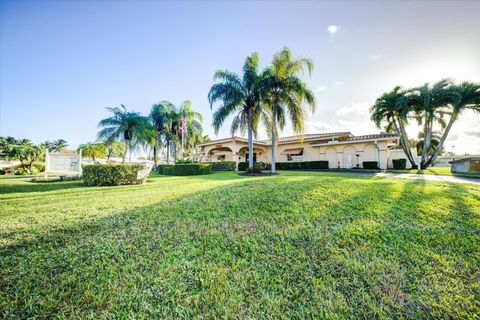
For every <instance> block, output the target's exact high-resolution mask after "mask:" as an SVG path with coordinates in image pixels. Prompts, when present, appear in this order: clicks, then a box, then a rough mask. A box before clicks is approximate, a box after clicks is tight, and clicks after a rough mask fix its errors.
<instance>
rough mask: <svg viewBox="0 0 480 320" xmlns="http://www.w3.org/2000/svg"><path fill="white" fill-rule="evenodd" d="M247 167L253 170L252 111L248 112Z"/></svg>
mask: <svg viewBox="0 0 480 320" xmlns="http://www.w3.org/2000/svg"><path fill="white" fill-rule="evenodd" d="M247 118H248V119H247V121H248V167H249V168H250V170H252V169H253V129H252V111H251V110H250V109H249V110H248V116H247Z"/></svg>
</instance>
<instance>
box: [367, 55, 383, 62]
mask: <svg viewBox="0 0 480 320" xmlns="http://www.w3.org/2000/svg"><path fill="white" fill-rule="evenodd" d="M381 57H382V55H381V54H372V55H370V57H369V58H368V59H369V60H370V61H375V60H378V59H380V58H381Z"/></svg>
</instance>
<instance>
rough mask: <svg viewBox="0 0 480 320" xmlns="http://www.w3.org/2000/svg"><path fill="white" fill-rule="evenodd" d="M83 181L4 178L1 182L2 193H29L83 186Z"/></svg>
mask: <svg viewBox="0 0 480 320" xmlns="http://www.w3.org/2000/svg"><path fill="white" fill-rule="evenodd" d="M83 187H85V185H84V184H83V181H81V180H77V181H64V182H48V183H37V182H30V181H12V183H8V182H7V181H5V180H3V181H2V183H1V184H0V194H8V193H27V192H48V191H56V190H62V189H73V188H83Z"/></svg>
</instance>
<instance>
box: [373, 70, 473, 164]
mask: <svg viewBox="0 0 480 320" xmlns="http://www.w3.org/2000/svg"><path fill="white" fill-rule="evenodd" d="M467 110H472V111H474V112H475V113H480V83H474V82H469V81H465V82H462V83H455V82H454V81H452V80H451V79H443V80H440V81H438V82H436V83H434V84H429V83H426V84H424V85H422V86H419V87H415V88H410V89H404V88H402V87H399V86H397V87H395V88H394V89H393V90H392V91H390V92H386V93H384V94H382V95H381V96H380V97H379V98H378V99H377V100H376V101H375V104H374V105H373V106H372V107H371V119H372V121H373V122H374V123H375V124H376V125H377V127H379V128H380V127H382V126H385V128H386V130H387V131H388V132H395V133H396V134H397V135H398V136H399V141H400V146H401V147H402V149H403V151H404V152H405V155H406V156H407V158H408V160H409V161H410V163H411V164H412V167H413V168H417V163H416V162H415V159H414V157H413V155H412V152H411V150H410V148H411V146H412V139H409V137H408V134H407V130H406V129H407V126H408V125H409V123H410V122H412V121H415V122H416V123H417V124H418V125H420V126H421V127H422V128H423V129H422V131H421V132H420V134H419V138H421V140H420V141H417V142H416V143H415V146H416V147H417V150H418V151H421V156H420V168H421V169H426V168H428V167H429V166H431V165H432V163H433V162H434V161H435V159H436V158H437V157H438V155H439V154H440V153H441V151H442V150H443V147H444V143H445V140H446V139H447V137H448V134H449V133H450V130H451V129H452V126H453V124H454V123H455V122H456V121H457V120H458V117H459V116H460V115H461V114H462V113H463V112H465V111H467ZM435 127H437V128H438V129H440V130H434V128H435Z"/></svg>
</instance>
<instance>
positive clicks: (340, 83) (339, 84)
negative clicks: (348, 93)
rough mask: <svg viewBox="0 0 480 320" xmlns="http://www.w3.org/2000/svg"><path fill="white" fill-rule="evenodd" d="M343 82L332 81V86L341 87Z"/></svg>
mask: <svg viewBox="0 0 480 320" xmlns="http://www.w3.org/2000/svg"><path fill="white" fill-rule="evenodd" d="M344 83H345V82H343V81H334V82H333V84H334V85H336V86H341V85H342V84H344Z"/></svg>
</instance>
